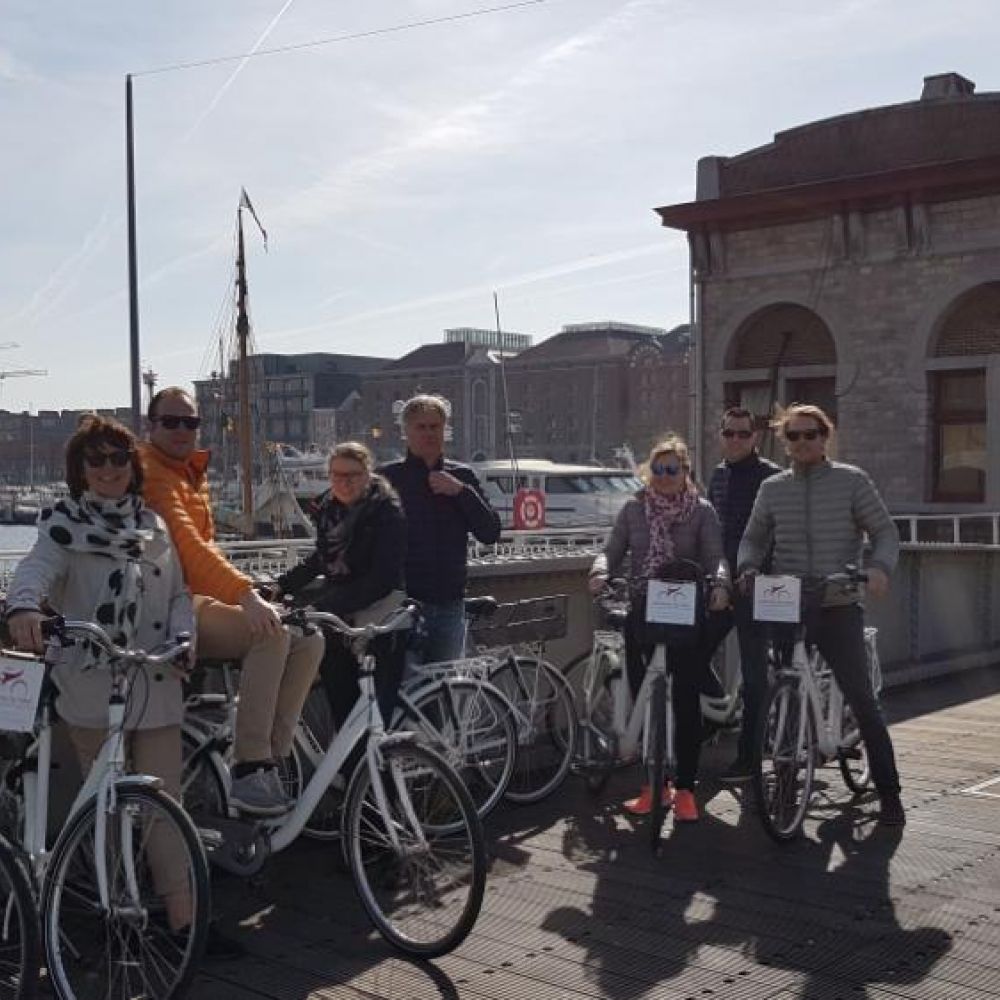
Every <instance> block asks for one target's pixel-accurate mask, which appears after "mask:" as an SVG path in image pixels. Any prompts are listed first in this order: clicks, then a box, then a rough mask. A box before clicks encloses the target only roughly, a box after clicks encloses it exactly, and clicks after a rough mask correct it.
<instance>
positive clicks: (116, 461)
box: [83, 448, 132, 469]
mask: <svg viewBox="0 0 1000 1000" xmlns="http://www.w3.org/2000/svg"><path fill="white" fill-rule="evenodd" d="M83 460H84V461H85V462H86V463H87V465H89V466H90V467H91V468H92V469H103V468H104V466H105V465H107V463H108V462H110V463H111V464H112V465H113V466H114V467H115V468H116V469H124V468H125V466H126V465H128V464H129V462H131V461H132V452H130V451H122V450H121V449H120V448H119V449H115V451H85V452H84V453H83Z"/></svg>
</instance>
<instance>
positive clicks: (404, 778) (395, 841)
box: [344, 741, 486, 958]
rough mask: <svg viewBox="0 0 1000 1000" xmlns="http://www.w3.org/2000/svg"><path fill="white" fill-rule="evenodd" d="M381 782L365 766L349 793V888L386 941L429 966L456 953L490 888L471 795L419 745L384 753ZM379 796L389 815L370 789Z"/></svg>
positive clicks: (405, 745)
mask: <svg viewBox="0 0 1000 1000" xmlns="http://www.w3.org/2000/svg"><path fill="white" fill-rule="evenodd" d="M379 756H380V757H381V762H380V766H379V769H378V774H377V775H376V776H374V777H373V775H372V773H371V771H370V770H369V767H368V765H367V761H366V760H362V761H361V763H360V764H359V765H358V768H357V769H356V771H355V773H354V777H353V778H352V780H351V785H350V788H349V789H348V793H347V807H346V812H345V822H344V839H345V846H346V850H347V857H348V863H349V864H350V867H351V873H352V875H353V876H354V884H355V886H356V888H357V890H358V895H359V896H360V897H361V902H362V904H363V905H364V907H365V910H367V912H368V915H369V917H370V918H371V920H372V922H373V923H374V924H375V926H376V927H377V928H378V930H379V932H380V933H381V934H382V936H383V937H384V938H385V939H386V940H387V941H388V942H389V943H390V944H392V945H393V946H395V947H396V948H398V949H399V950H400V951H403V952H405V953H407V954H408V955H414V956H417V957H421V958H433V957H434V956H436V955H443V954H445V953H446V952H449V951H451V950H452V949H453V948H455V947H457V946H458V945H459V944H461V942H462V941H464V940H465V938H466V936H467V935H468V933H469V931H471V930H472V927H473V925H474V924H475V922H476V919H477V917H478V916H479V910H480V907H481V906H482V902H483V892H484V890H485V887H486V847H485V843H484V840H483V828H482V824H481V822H480V820H479V817H478V815H477V814H476V808H475V806H474V804H473V802H472V799H471V797H470V795H469V793H468V790H467V789H466V788H465V786H464V785H463V784H462V782H461V781H460V780H459V779H458V777H457V776H456V774H455V772H454V771H453V770H452V769H451V767H450V766H449V765H448V763H447V762H446V761H445V760H444V758H443V757H441V756H440V755H439V754H437V753H435V752H434V751H432V750H430V749H428V748H427V747H425V746H422V745H420V744H418V743H416V741H412V742H396V743H387V744H384V745H383V746H382V747H381V748H380V750H379ZM375 781H378V782H379V784H380V786H381V788H382V789H383V790H384V792H385V795H384V802H385V811H383V810H382V808H380V806H379V801H378V796H377V794H376V788H375V784H374V782H375Z"/></svg>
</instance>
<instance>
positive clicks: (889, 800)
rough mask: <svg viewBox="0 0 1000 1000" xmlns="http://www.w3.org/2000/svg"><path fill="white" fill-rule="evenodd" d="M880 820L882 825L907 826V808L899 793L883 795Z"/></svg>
mask: <svg viewBox="0 0 1000 1000" xmlns="http://www.w3.org/2000/svg"><path fill="white" fill-rule="evenodd" d="M881 799H882V805H881V808H880V809H879V814H878V821H879V823H880V824H881V825H882V826H906V810H905V809H904V808H903V803H902V800H901V799H900V797H899V795H898V794H893V795H883V796H882V797H881Z"/></svg>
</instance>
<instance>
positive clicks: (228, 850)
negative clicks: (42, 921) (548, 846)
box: [185, 606, 487, 958]
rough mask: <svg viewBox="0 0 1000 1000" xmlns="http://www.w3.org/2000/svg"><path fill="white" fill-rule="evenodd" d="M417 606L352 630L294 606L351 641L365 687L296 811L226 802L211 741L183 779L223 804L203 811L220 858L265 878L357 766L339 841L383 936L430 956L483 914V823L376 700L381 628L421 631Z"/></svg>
mask: <svg viewBox="0 0 1000 1000" xmlns="http://www.w3.org/2000/svg"><path fill="white" fill-rule="evenodd" d="M414 615H415V609H414V608H413V607H411V606H404V607H402V608H400V609H398V610H397V611H394V612H392V613H391V614H390V615H389V616H388V617H387V618H386V619H385V620H384V621H383V622H382V623H381V624H378V625H375V624H369V625H364V626H359V627H357V628H354V627H352V626H350V625H348V624H347V623H346V622H344V621H342V620H341V619H340V618H338V617H337V616H336V615H333V614H329V613H326V612H321V611H308V610H303V611H293V612H290V613H289V614H287V615H285V616H284V619H283V621H284V623H285V624H286V625H289V626H292V627H298V628H303V629H308V628H310V627H313V626H316V625H321V626H324V627H327V628H331V629H334V630H335V631H337V632H340V633H341V634H342V635H344V636H346V637H348V638H349V639H351V640H353V641H354V643H355V646H356V649H357V652H358V654H359V659H360V661H361V669H360V676H359V685H360V688H361V695H360V697H359V699H358V701H357V702H356V704H355V706H354V708H353V710H352V711H351V714H350V716H349V717H348V718H347V720H346V721H345V722H344V725H343V726H342V727H341V728H340V729H339V730H338V731H337V733H336V735H335V736H333V737H332V740H331V742H330V743H329V744H328V745H327V746H326V749H325V751H324V752H323V753H322V755H321V756H319V757H318V759H316V760H315V762H314V763H315V766H314V767H312V768H311V773H309V776H308V780H307V781H306V782H305V783H304V784H301V783H300V790H299V797H298V799H297V801H296V802H295V804H294V806H293V808H292V809H291V811H289V812H288V813H286V814H284V815H281V816H274V817H261V818H259V819H258V818H249V817H248V818H239V817H235V816H230V815H229V813H230V809H229V807H228V789H229V786H230V780H229V770H228V765H227V763H226V760H225V756H224V754H223V753H220V752H219V749H218V748H212V749H210V750H208V751H207V752H205V753H203V754H200V755H198V756H197V757H196V758H189V760H188V765H187V768H186V772H185V783H186V785H187V786H188V787H189V788H192V787H200V788H202V789H204V787H205V785H206V784H207V785H208V786H209V787H211V786H212V784H213V783H214V784H215V785H216V788H215V791H214V793H213V795H211V796H209V795H205V794H204V792H201V793H199V795H200V801H202V802H209V801H221V802H222V803H223V809H222V811H221V812H220V813H217V814H215V815H210V814H198V815H197V819H198V822H199V827H200V828H201V829H202V833H203V836H205V837H206V838H207V840H208V841H209V842H210V843H211V844H212V845H213V847H214V849H213V850H212V852H211V860H212V862H213V863H214V864H218V865H219V866H220V867H222V868H224V869H226V870H228V871H230V872H233V873H235V874H238V875H243V876H251V875H255V874H256V873H257V872H259V871H260V869H261V868H262V867H263V865H264V863H265V862H266V861H267V859H268V857H270V855H271V854H272V853H274V852H275V851H282V850H284V849H285V848H286V847H288V845H289V844H291V843H292V842H293V841H294V840H295V839H296V838H297V837H298V835H299V834H300V833H302V832H303V830H304V829H305V827H306V825H307V823H309V822H310V821H311V818H312V817H313V815H314V813H315V812H316V810H317V807H319V806H320V804H321V803H322V802H324V801H330V800H331V799H332V798H334V796H332V795H331V793H330V788H331V786H332V784H333V783H334V780H335V778H336V777H337V775H338V774H339V773H340V772H341V769H342V768H344V766H345V765H349V764H351V763H354V767H353V773H352V774H351V775H350V777H349V780H348V782H347V790H346V793H345V794H344V796H343V798H342V799H340V797H339V796H337V797H336V798H337V799H338V800H339V805H340V806H341V808H339V809H338V814H339V817H340V838H341V841H342V847H343V851H344V855H345V858H346V861H347V864H348V866H349V868H350V871H351V874H352V876H353V879H354V884H355V888H356V889H357V891H358V895H359V897H360V899H361V903H362V905H363V906H364V908H365V910H366V911H367V913H368V916H369V917H370V918H371V920H372V922H373V923H374V925H375V926H376V927H377V929H378V930H379V932H380V933H381V934H382V936H383V937H384V938H385V939H386V940H387V941H388V942H389V943H390V944H392V945H394V946H395V947H396V948H398V949H400V950H401V951H403V952H406V953H407V954H410V955H414V956H416V957H421V958H431V957H434V956H437V955H442V954H444V953H446V952H448V951H450V950H452V949H453V948H455V947H457V946H458V945H459V944H460V943H461V942H462V941H463V940H464V939H465V937H466V936H467V935H468V933H469V931H470V930H471V929H472V927H473V925H474V924H475V922H476V919H477V917H478V915H479V910H480V907H481V905H482V899H483V893H484V891H485V883H486V866H487V861H486V848H485V843H484V839H483V830H482V826H481V824H480V821H479V817H478V815H477V814H476V809H475V806H474V804H473V802H472V799H471V798H470V796H469V793H468V791H466V789H465V786H464V785H463V784H462V782H461V780H460V779H459V777H458V776H457V775H456V774H455V772H454V770H453V769H452V768H451V767H450V766H449V764H448V763H447V761H446V760H445V759H444V758H443V757H442V756H441V755H440V754H438V753H436V752H435V751H434V750H432V749H430V748H429V747H427V746H424V745H422V744H420V743H419V742H418V741H417V739H416V738H415V736H414V735H413V734H412V733H388V732H386V730H385V727H384V724H383V720H382V715H381V713H380V711H379V707H378V701H377V699H376V697H375V683H374V674H375V659H374V656H373V654H372V653H371V652H370V649H369V647H370V644H371V642H372V640H373V639H375V638H376V637H377V636H380V635H387V634H389V633H391V632H397V631H405V630H407V629H409V628H411V627H412V624H413V618H414Z"/></svg>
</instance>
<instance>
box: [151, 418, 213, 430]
mask: <svg viewBox="0 0 1000 1000" xmlns="http://www.w3.org/2000/svg"><path fill="white" fill-rule="evenodd" d="M153 423H154V424H155V423H159V424H163V426H164V427H165V428H166V429H167V430H168V431H175V430H177V428H178V427H180V426H182V425H183V427H184V429H185V430H187V431H196V430H197V429H198V428H199V427H200V426H201V417H175V416H173V414H168V415H167V416H165V417H153Z"/></svg>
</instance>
